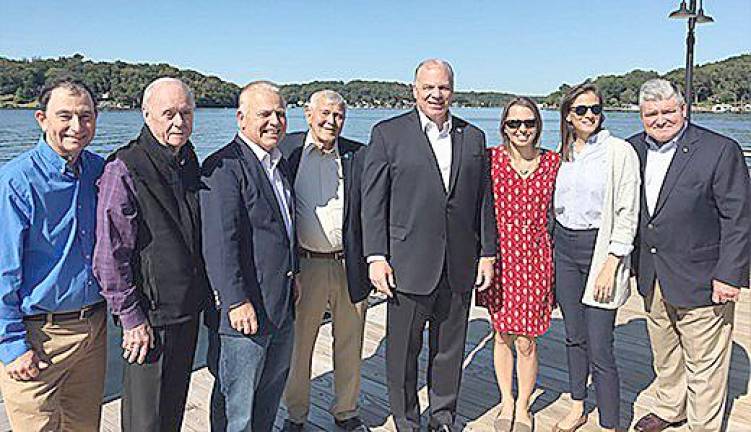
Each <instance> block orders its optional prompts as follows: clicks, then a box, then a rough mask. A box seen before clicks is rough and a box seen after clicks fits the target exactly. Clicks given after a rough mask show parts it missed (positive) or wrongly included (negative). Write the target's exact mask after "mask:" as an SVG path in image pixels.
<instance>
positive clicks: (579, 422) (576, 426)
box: [553, 414, 587, 432]
mask: <svg viewBox="0 0 751 432" xmlns="http://www.w3.org/2000/svg"><path fill="white" fill-rule="evenodd" d="M585 424H587V415H586V414H585V415H583V416H581V417H579V420H577V421H576V423H574V425H573V426H571V427H570V428H568V429H563V428H562V427H561V426H560V423H557V424H556V425H555V426H553V432H574V431H575V430H577V429H579V428H580V427H582V426H584V425H585Z"/></svg>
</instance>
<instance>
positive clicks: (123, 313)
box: [93, 159, 146, 329]
mask: <svg viewBox="0 0 751 432" xmlns="http://www.w3.org/2000/svg"><path fill="white" fill-rule="evenodd" d="M98 186H99V199H98V204H97V212H96V216H97V227H96V246H95V247H94V262H93V271H94V276H95V277H96V278H97V280H98V281H99V285H100V286H101V288H102V291H101V293H102V296H103V297H104V298H105V299H106V300H107V304H108V305H109V308H110V310H111V311H112V313H113V314H114V315H116V316H117V317H118V318H119V319H120V322H121V323H122V326H123V328H124V329H131V328H133V327H136V326H138V325H140V324H142V323H144V322H146V314H145V313H144V309H142V307H143V305H141V296H140V294H139V293H138V290H137V288H136V286H135V285H134V284H133V269H132V265H131V258H132V256H133V251H134V249H135V245H136V235H137V233H138V225H137V221H136V217H137V206H136V199H135V188H134V186H133V179H132V178H131V176H130V173H129V172H128V168H127V167H126V166H125V164H124V163H123V162H122V161H121V160H119V159H115V160H113V161H112V162H110V163H108V164H107V165H105V167H104V173H102V176H101V177H100V178H99V183H98Z"/></svg>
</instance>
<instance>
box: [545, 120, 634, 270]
mask: <svg viewBox="0 0 751 432" xmlns="http://www.w3.org/2000/svg"><path fill="white" fill-rule="evenodd" d="M608 138H610V132H608V131H607V130H604V129H603V130H601V131H600V132H598V133H597V134H595V135H592V136H591V137H589V139H588V140H587V142H586V145H585V146H584V149H583V150H582V151H581V152H579V153H577V152H576V151H574V152H573V158H572V159H573V160H572V161H570V162H569V161H562V162H561V167H560V169H559V170H558V177H557V178H556V184H555V193H554V197H553V206H554V210H555V220H556V221H557V222H558V223H560V224H561V225H563V226H564V227H566V228H568V229H572V230H585V229H597V228H600V224H601V222H602V208H603V205H604V200H605V187H606V186H607V181H608V170H609V167H608V146H607V141H608ZM609 249H610V252H611V253H613V254H615V255H617V256H624V255H627V254H629V253H630V252H631V250H632V246H631V245H621V244H617V243H616V242H613V243H611V245H610V248H609Z"/></svg>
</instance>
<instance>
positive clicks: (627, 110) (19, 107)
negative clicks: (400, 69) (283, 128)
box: [0, 104, 751, 116]
mask: <svg viewBox="0 0 751 432" xmlns="http://www.w3.org/2000/svg"><path fill="white" fill-rule="evenodd" d="M37 108H38V107H37V106H25V105H0V110H8V111H34V110H36V109H37ZM236 108H237V107H235V106H197V107H196V109H218V110H219V109H224V110H227V109H232V110H234V109H236ZM295 108H302V107H301V106H297V105H288V106H287V109H295ZM412 108H413V107H412V106H394V107H387V106H373V107H369V106H358V105H357V104H353V105H350V106H348V107H347V109H348V110H352V109H357V110H368V111H371V110H372V111H380V110H383V111H392V110H410V109H412ZM451 108H471V109H502V108H503V107H502V106H475V105H461V106H452V107H451ZM97 110H98V111H99V112H104V111H106V112H120V111H123V112H125V111H140V108H139V107H133V108H115V107H109V106H99V107H97ZM540 110H541V111H558V108H557V107H546V106H540ZM603 110H604V111H607V112H622V113H637V112H639V110H638V108H624V107H603ZM691 112H692V113H693V114H717V115H738V116H744V115H745V116H751V111H737V112H733V111H729V110H728V111H712V110H711V109H710V108H703V107H697V106H696V105H693V106H692V107H691Z"/></svg>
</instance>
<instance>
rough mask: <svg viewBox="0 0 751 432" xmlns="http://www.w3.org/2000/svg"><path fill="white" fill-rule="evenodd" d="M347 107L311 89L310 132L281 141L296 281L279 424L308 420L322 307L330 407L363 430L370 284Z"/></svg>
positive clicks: (356, 153) (344, 423)
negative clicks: (328, 332)
mask: <svg viewBox="0 0 751 432" xmlns="http://www.w3.org/2000/svg"><path fill="white" fill-rule="evenodd" d="M345 113H346V104H345V102H344V99H343V98H342V97H341V95H339V94H338V93H336V92H334V91H331V90H321V91H318V92H315V93H313V94H312V95H311V96H310V100H309V101H308V103H306V104H305V118H306V120H307V122H308V126H309V127H310V129H309V130H308V132H296V133H293V134H289V135H287V136H286V137H285V139H284V140H283V141H282V143H281V144H280V145H279V148H280V150H281V151H282V153H283V154H284V156H285V157H286V158H287V159H288V160H289V162H290V168H291V171H292V178H293V179H294V180H293V182H292V183H293V184H294V188H295V210H296V218H295V222H296V227H297V239H298V243H299V246H300V250H299V252H300V274H299V276H298V280H299V281H300V285H301V293H300V301H299V305H298V307H297V310H296V311H295V312H296V317H295V347H294V350H293V353H292V364H291V367H290V376H289V380H288V381H287V388H286V389H285V392H284V404H285V406H286V407H287V413H288V415H289V418H288V419H287V420H286V421H285V424H284V430H285V431H302V430H303V427H304V424H305V422H306V419H307V416H308V409H309V405H310V365H311V359H312V356H313V348H314V346H315V342H316V337H317V336H318V328H319V326H320V324H321V319H322V318H323V314H324V312H325V310H326V308H327V307H328V309H329V310H330V311H331V318H332V321H333V327H332V328H333V333H334V341H335V343H334V344H333V345H334V346H333V347H332V348H333V353H334V355H333V356H334V364H335V365H336V367H335V368H334V396H335V397H334V401H333V403H332V405H331V408H330V411H331V414H332V415H333V416H334V421H335V423H336V424H337V426H339V427H340V428H342V429H344V430H348V431H355V430H358V431H362V430H367V429H366V428H365V426H364V425H363V423H362V421H361V420H360V417H359V415H358V409H357V408H358V407H357V399H358V396H359V394H360V363H361V357H362V339H363V330H364V324H365V311H366V309H367V306H368V305H367V297H368V294H369V292H370V282H369V281H368V278H367V267H366V265H365V258H364V257H363V253H362V223H361V219H360V183H361V182H360V178H361V176H362V168H363V164H364V157H365V151H364V150H365V146H363V145H362V144H360V143H358V142H355V141H352V140H349V139H347V138H344V137H341V136H339V134H340V133H341V130H342V128H343V127H344V119H345ZM345 263H346V265H345Z"/></svg>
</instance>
